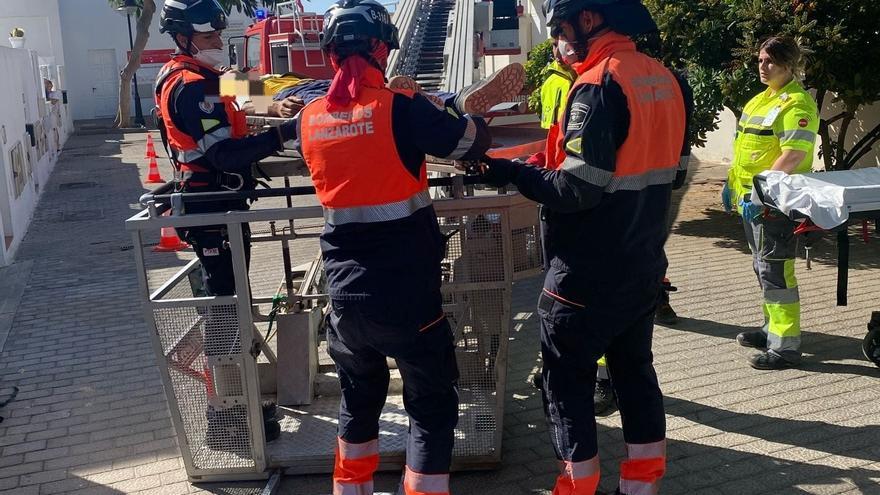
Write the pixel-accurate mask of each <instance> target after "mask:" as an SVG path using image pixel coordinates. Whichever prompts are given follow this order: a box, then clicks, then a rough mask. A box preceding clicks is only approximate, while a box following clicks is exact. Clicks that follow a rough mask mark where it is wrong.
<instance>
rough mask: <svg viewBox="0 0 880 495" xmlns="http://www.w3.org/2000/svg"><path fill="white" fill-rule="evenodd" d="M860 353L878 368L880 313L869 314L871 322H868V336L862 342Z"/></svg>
mask: <svg viewBox="0 0 880 495" xmlns="http://www.w3.org/2000/svg"><path fill="white" fill-rule="evenodd" d="M862 353H863V354H864V355H865V357H866V358H868V361H871V362H872V363H874V364H875V365H877V366H880V311H874V312H873V313H871V321H870V322H868V335H865V340H864V341H863V342H862Z"/></svg>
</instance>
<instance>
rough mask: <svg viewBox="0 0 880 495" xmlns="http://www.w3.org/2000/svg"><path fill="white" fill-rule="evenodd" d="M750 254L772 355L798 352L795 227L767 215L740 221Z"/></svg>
mask: <svg viewBox="0 0 880 495" xmlns="http://www.w3.org/2000/svg"><path fill="white" fill-rule="evenodd" d="M743 227H744V229H745V233H746V239H747V240H748V242H749V248H751V250H752V264H753V268H754V270H755V274H756V275H757V276H758V282H759V283H760V284H761V289H762V291H763V294H764V304H763V311H764V319H765V322H766V323H765V325H764V332H765V333H767V346H768V349H772V350H774V351H776V352H781V351H798V349H799V348H800V345H801V303H800V293H799V292H798V283H797V278H796V277H795V274H794V263H795V260H794V258H795V255H796V248H797V241H796V238H795V235H794V227H795V224H794V222H792V221H791V220H789V219H788V218H786V217H783V216H782V215H778V214H770V215H768V216H767V217H766V218H765V217H763V216H760V217H758V218H756V219H754V220H751V221H745V220H744V221H743Z"/></svg>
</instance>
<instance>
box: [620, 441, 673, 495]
mask: <svg viewBox="0 0 880 495" xmlns="http://www.w3.org/2000/svg"><path fill="white" fill-rule="evenodd" d="M626 457H627V460H625V461H623V462H621V463H620V493H622V494H625V495H655V494H656V493H658V492H659V491H660V479H661V478H663V474H664V473H665V472H666V440H660V441H658V442H652V443H642V444H632V443H628V444H626Z"/></svg>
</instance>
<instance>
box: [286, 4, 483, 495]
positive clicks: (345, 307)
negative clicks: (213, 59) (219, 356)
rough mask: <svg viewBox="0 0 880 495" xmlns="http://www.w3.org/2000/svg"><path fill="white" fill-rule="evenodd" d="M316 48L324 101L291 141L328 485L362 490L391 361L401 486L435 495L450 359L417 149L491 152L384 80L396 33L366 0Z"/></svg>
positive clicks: (463, 156) (444, 467) (447, 434)
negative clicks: (325, 422) (323, 402)
mask: <svg viewBox="0 0 880 495" xmlns="http://www.w3.org/2000/svg"><path fill="white" fill-rule="evenodd" d="M321 44H322V47H323V48H324V50H325V51H326V53H327V54H328V56H329V58H330V60H331V62H332V63H333V65H334V67H335V68H336V69H337V72H336V75H335V76H334V79H333V82H332V83H331V86H330V90H329V91H328V94H327V96H326V97H322V98H318V99H316V100H314V101H312V102H311V103H309V104H308V105H306V106H305V108H303V110H302V112H301V113H300V114H299V116H298V121H299V132H298V136H299V138H298V139H299V143H300V149H301V152H302V156H303V159H304V160H305V162H306V164H307V165H308V167H309V170H310V172H311V176H312V181H313V182H314V185H315V189H316V192H317V196H318V199H319V200H320V202H321V204H322V206H323V207H324V216H325V221H326V224H325V227H324V232H323V233H322V235H321V241H320V243H321V251H322V255H323V259H324V266H325V270H326V274H327V283H328V289H329V293H330V298H331V301H332V311H331V313H330V315H329V318H328V330H327V341H328V349H329V354H330V356H331V357H332V358H333V360H334V362H335V363H336V368H337V370H338V373H339V380H340V384H341V388H342V401H341V404H340V410H339V431H338V438H337V450H336V465H335V469H334V472H333V493H334V494H336V495H343V494H361V493H372V487H373V473H374V471H375V470H376V468H377V466H378V463H379V444H378V442H379V415H380V414H381V412H382V407H383V405H384V404H385V399H386V394H387V392H388V382H389V371H388V365H387V361H386V357H392V358H394V359H396V361H397V365H398V369H399V370H400V373H401V377H402V378H403V400H404V407H405V409H406V411H407V413H408V414H409V417H410V432H409V438H408V443H407V448H406V471H405V474H404V489H405V492H406V494H408V495H416V494H424V493H430V494H434V495H441V494H445V493H448V492H449V466H450V463H451V457H452V447H453V438H454V437H453V431H454V428H455V425H456V423H457V421H458V395H457V388H456V383H457V380H458V367H457V365H456V361H455V349H454V340H453V333H452V329H451V328H450V325H449V323H448V322H447V320H446V318H445V316H444V315H443V309H442V298H441V293H440V283H441V268H440V263H441V261H442V259H443V258H444V256H445V239H444V237H443V235H442V234H441V232H440V228H439V225H438V222H437V216H436V214H435V212H434V208H433V206H432V204H431V197H430V195H429V193H428V183H427V171H426V167H425V155H426V154H431V155H433V156H438V157H444V158H449V159H456V160H477V159H479V158H480V157H481V156H483V154H484V153H485V152H486V151H487V150H488V149H489V146H490V143H491V139H490V136H489V133H488V127H487V126H486V124H485V123H484V122H483V121H482V120H481V119H479V118H478V117H471V116H468V115H459V114H457V113H455V112H454V111H450V110H447V109H438V108H437V107H436V106H434V105H433V104H432V103H431V102H429V101H428V100H427V99H426V98H425V97H424V96H422V95H420V94H416V93H413V92H406V91H394V90H390V89H387V88H386V86H385V79H384V70H385V67H386V65H387V58H388V52H389V50H392V49H397V48H398V47H399V46H398V45H399V42H398V36H397V28H396V27H394V26H393V25H392V24H391V18H390V16H389V14H388V11H387V10H385V8H384V7H383V6H382V5H381V4H380V3H378V2H377V1H375V0H341V1H340V2H339V3H337V4H335V5H333V6H331V7H330V9H329V10H328V11H327V13H326V14H325V17H324V28H323V33H322V35H321Z"/></svg>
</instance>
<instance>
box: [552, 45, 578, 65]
mask: <svg viewBox="0 0 880 495" xmlns="http://www.w3.org/2000/svg"><path fill="white" fill-rule="evenodd" d="M573 44H574V43H569V42H568V41H565V40H563V39H560V40H558V41H557V42H556V49H557V50H559V56H560V57H562V61H563V62H565V63H566V64H567V65H571V64H574V63H577V62H578V56H577V51H575V49H574V47H573V46H572V45H573Z"/></svg>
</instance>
